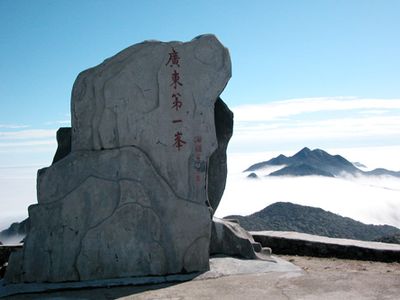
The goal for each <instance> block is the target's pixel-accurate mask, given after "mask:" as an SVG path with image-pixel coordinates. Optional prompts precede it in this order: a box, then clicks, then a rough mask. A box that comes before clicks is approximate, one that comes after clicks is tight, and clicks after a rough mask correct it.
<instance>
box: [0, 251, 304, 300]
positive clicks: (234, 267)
mask: <svg viewBox="0 0 400 300" xmlns="http://www.w3.org/2000/svg"><path fill="white" fill-rule="evenodd" d="M272 258H273V259H274V262H272V261H262V260H245V259H238V258H232V257H214V258H211V259H210V270H209V271H207V272H203V273H201V272H198V273H189V274H178V275H168V276H145V277H128V278H117V279H105V280H87V281H80V282H62V283H25V284H24V283H22V284H9V285H4V281H3V280H0V298H2V297H5V296H10V295H18V294H25V293H39V292H50V291H56V290H76V289H88V288H101V287H116V286H141V285H155V284H166V283H177V282H184V281H191V280H206V279H216V278H220V277H224V276H232V275H246V274H263V273H271V272H273V273H279V274H291V275H293V276H299V275H301V274H302V271H301V268H299V267H297V266H295V265H293V264H292V263H290V262H287V261H285V260H283V259H280V258H278V257H272ZM18 297H22V296H18Z"/></svg>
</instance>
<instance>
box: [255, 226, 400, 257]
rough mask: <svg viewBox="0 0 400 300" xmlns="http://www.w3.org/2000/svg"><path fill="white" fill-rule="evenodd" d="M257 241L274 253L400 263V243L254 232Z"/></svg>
mask: <svg viewBox="0 0 400 300" xmlns="http://www.w3.org/2000/svg"><path fill="white" fill-rule="evenodd" d="M250 233H251V234H252V235H253V238H254V240H255V241H256V242H259V243H261V245H262V246H263V247H270V248H272V251H273V253H275V254H287V255H300V256H316V257H336V258H345V259H357V260H370V261H382V262H400V245H397V244H387V243H379V242H367V241H358V240H350V239H337V238H328V237H324V236H318V235H311V234H306V233H298V232H290V231H252V232H250Z"/></svg>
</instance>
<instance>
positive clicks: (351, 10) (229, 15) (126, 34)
mask: <svg viewBox="0 0 400 300" xmlns="http://www.w3.org/2000/svg"><path fill="white" fill-rule="evenodd" d="M399 11H400V2H399V1H388V0H384V1H368V0H361V1H357V0H350V1H349V0H346V1H340V0H335V1H329V0H325V1H319V0H314V1H309V0H308V1H307V0H305V1H251V2H249V1H218V0H217V1H119V0H116V1H99V0H98V1H93V0H89V1H74V0H72V1H62V0H58V1H54V0H53V1H43V0H37V1H18V0H17V1H16V0H2V1H0V28H1V29H0V40H1V45H2V46H1V48H0V54H1V58H0V70H1V73H0V76H1V77H0V95H1V96H0V97H1V102H2V109H1V114H0V118H1V122H2V123H7V124H8V123H10V124H13V123H15V124H26V125H35V126H40V125H42V123H45V122H51V121H56V120H61V119H63V118H65V115H66V114H68V113H69V101H70V91H71V87H72V84H73V82H74V79H75V78H76V76H77V74H78V73H79V72H80V71H82V70H84V69H86V68H89V67H92V66H94V65H97V64H99V63H100V62H102V61H103V60H104V59H105V58H107V57H109V56H111V55H113V54H115V53H116V52H118V51H120V50H122V49H123V48H125V47H127V46H129V45H131V44H134V43H137V42H140V41H143V40H146V39H157V40H163V41H169V40H182V41H188V40H190V39H192V38H193V37H195V36H197V35H199V34H202V33H215V34H216V35H217V36H218V38H219V39H220V40H221V41H222V43H223V44H225V45H226V46H227V47H228V48H229V50H230V53H231V56H232V62H233V77H232V79H231V81H230V83H229V84H228V86H227V88H226V91H225V92H224V94H223V96H224V99H225V100H226V102H227V103H228V104H229V105H231V106H234V105H239V104H243V103H265V102H268V101H276V100H284V99H291V98H305V97H321V96H358V97H369V98H374V97H378V98H394V97H398V96H399V87H398V86H399V84H398V82H399V78H400V59H399V54H398V53H400V39H399V38H398V34H399V30H400V18H399V17H398V12H399Z"/></svg>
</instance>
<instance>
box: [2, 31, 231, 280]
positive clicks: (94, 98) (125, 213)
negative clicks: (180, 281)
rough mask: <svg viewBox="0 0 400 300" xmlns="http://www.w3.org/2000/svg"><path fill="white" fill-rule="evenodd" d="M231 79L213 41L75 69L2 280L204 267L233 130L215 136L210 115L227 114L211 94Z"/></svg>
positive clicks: (138, 50) (151, 48)
mask: <svg viewBox="0 0 400 300" xmlns="http://www.w3.org/2000/svg"><path fill="white" fill-rule="evenodd" d="M230 76H231V63H230V57H229V53H228V50H227V49H226V48H224V47H223V45H221V43H220V42H219V41H218V40H217V39H216V38H215V36H213V35H203V36H200V37H198V38H195V39H194V40H192V41H191V42H188V43H181V42H169V43H162V42H157V41H147V42H143V43H141V44H137V45H134V46H131V47H129V48H127V49H125V50H123V51H122V52H120V53H118V54H117V55H115V56H113V57H111V58H109V59H107V60H105V61H104V62H103V63H102V64H100V65H98V66H96V67H94V68H92V69H89V70H86V71H84V72H82V73H81V74H80V75H79V76H78V78H77V79H76V82H75V84H74V87H73V91H72V101H71V102H72V104H71V116H72V129H71V130H70V131H68V129H67V130H64V131H60V132H59V134H60V137H58V140H59V150H58V151H57V154H56V157H55V159H54V162H53V164H52V165H51V166H50V167H48V168H45V169H41V170H39V171H38V179H37V189H38V204H36V205H32V206H30V207H29V217H30V224H31V226H30V230H29V232H28V235H27V237H26V239H25V243H24V247H23V249H22V250H21V251H18V252H15V253H13V255H12V256H11V258H10V261H9V268H8V270H7V273H6V280H7V282H14V283H16V282H63V281H78V280H91V279H103V278H118V277H128V276H145V275H165V274H174V273H182V272H184V273H185V272H194V271H204V270H207V269H208V268H209V262H208V261H209V245H210V234H211V223H212V214H213V213H212V212H213V209H215V208H216V207H217V206H218V202H219V200H220V197H221V195H222V192H223V189H224V185H225V177H226V157H225V149H226V145H227V142H228V141H229V138H230V135H231V134H232V127H230V129H229V128H228V130H225V131H223V130H222V131H220V136H221V137H218V138H219V139H220V140H217V135H218V130H217V131H216V124H215V116H216V115H217V114H219V113H222V114H224V116H227V115H228V119H229V116H230V117H231V118H232V116H231V113H230V112H229V109H227V107H226V106H225V105H224V104H223V102H222V100H220V99H219V95H220V94H221V92H222V91H223V89H224V87H225V85H226V84H227V82H228V80H229V78H230ZM216 103H217V104H216ZM217 106H220V109H218V111H215V107H217ZM229 113H230V115H229ZM227 122H228V123H229V122H232V119H231V120H230V121H229V120H228V121H227ZM69 134H70V137H69ZM63 135H64V136H67V138H66V139H65V138H64V139H63V138H62V136H63ZM221 139H222V140H221ZM65 140H67V142H66V143H65ZM68 141H70V142H69V143H68ZM64 144H65V145H64ZM69 147H70V148H69ZM217 149H218V150H217ZM212 156H213V158H211V159H210V157H212ZM210 161H213V163H212V164H211V165H210ZM220 174H222V176H223V178H221V183H215V182H216V181H215V180H214V179H213V182H214V183H215V184H214V185H213V186H210V189H209V188H208V179H209V176H210V177H211V178H217V177H218V176H220ZM209 199H210V200H211V204H210V201H209Z"/></svg>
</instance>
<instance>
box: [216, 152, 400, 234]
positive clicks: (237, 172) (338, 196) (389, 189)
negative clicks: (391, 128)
mask: <svg viewBox="0 0 400 300" xmlns="http://www.w3.org/2000/svg"><path fill="white" fill-rule="evenodd" d="M298 150H300V149H298ZM347 151H349V153H351V152H353V155H355V154H356V153H359V157H360V158H362V161H363V162H364V163H365V164H367V165H371V164H378V165H377V166H379V164H383V165H380V166H383V167H388V166H389V165H390V160H393V159H395V158H396V156H390V155H391V154H393V153H396V152H397V153H399V152H398V151H400V147H385V148H383V147H381V148H369V149H364V150H362V149H347ZM331 153H332V154H342V155H344V156H346V155H345V154H344V153H342V152H339V153H337V152H331ZM278 154H279V153H278V152H269V153H254V154H253V155H251V154H242V153H236V154H234V153H231V154H230V155H229V156H228V166H229V173H228V178H227V185H226V189H225V193H224V195H223V198H222V200H221V203H220V206H219V207H218V210H217V212H216V215H217V216H219V217H224V216H227V215H233V214H238V215H248V214H251V213H254V212H256V211H259V210H261V209H263V208H265V207H266V206H268V205H270V204H272V203H275V202H279V201H282V202H292V203H296V204H300V205H308V206H314V207H320V208H322V209H325V210H328V211H331V212H333V213H336V214H340V215H342V216H345V217H350V218H353V219H355V220H358V221H361V222H364V223H367V224H371V223H372V224H389V225H393V226H396V227H399V228H400V179H399V178H394V177H390V176H388V177H357V178H353V177H349V178H347V179H344V178H327V177H319V176H312V177H263V176H262V175H263V174H262V173H260V174H259V175H261V179H259V180H257V179H256V180H254V179H247V178H246V176H247V174H248V173H242V171H243V170H244V169H246V168H247V167H249V166H250V165H251V164H253V163H257V162H261V161H265V160H268V159H270V158H272V157H274V156H276V155H278ZM284 154H286V155H293V154H294V153H293V152H291V153H287V152H286V153H284ZM376 154H379V155H380V156H383V157H381V159H380V160H379V159H378V161H376V157H375V156H376ZM374 157H375V162H374ZM353 158H355V157H353ZM385 159H386V160H385ZM399 163H400V162H397V166H399ZM399 167H400V166H399ZM269 171H273V170H269Z"/></svg>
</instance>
